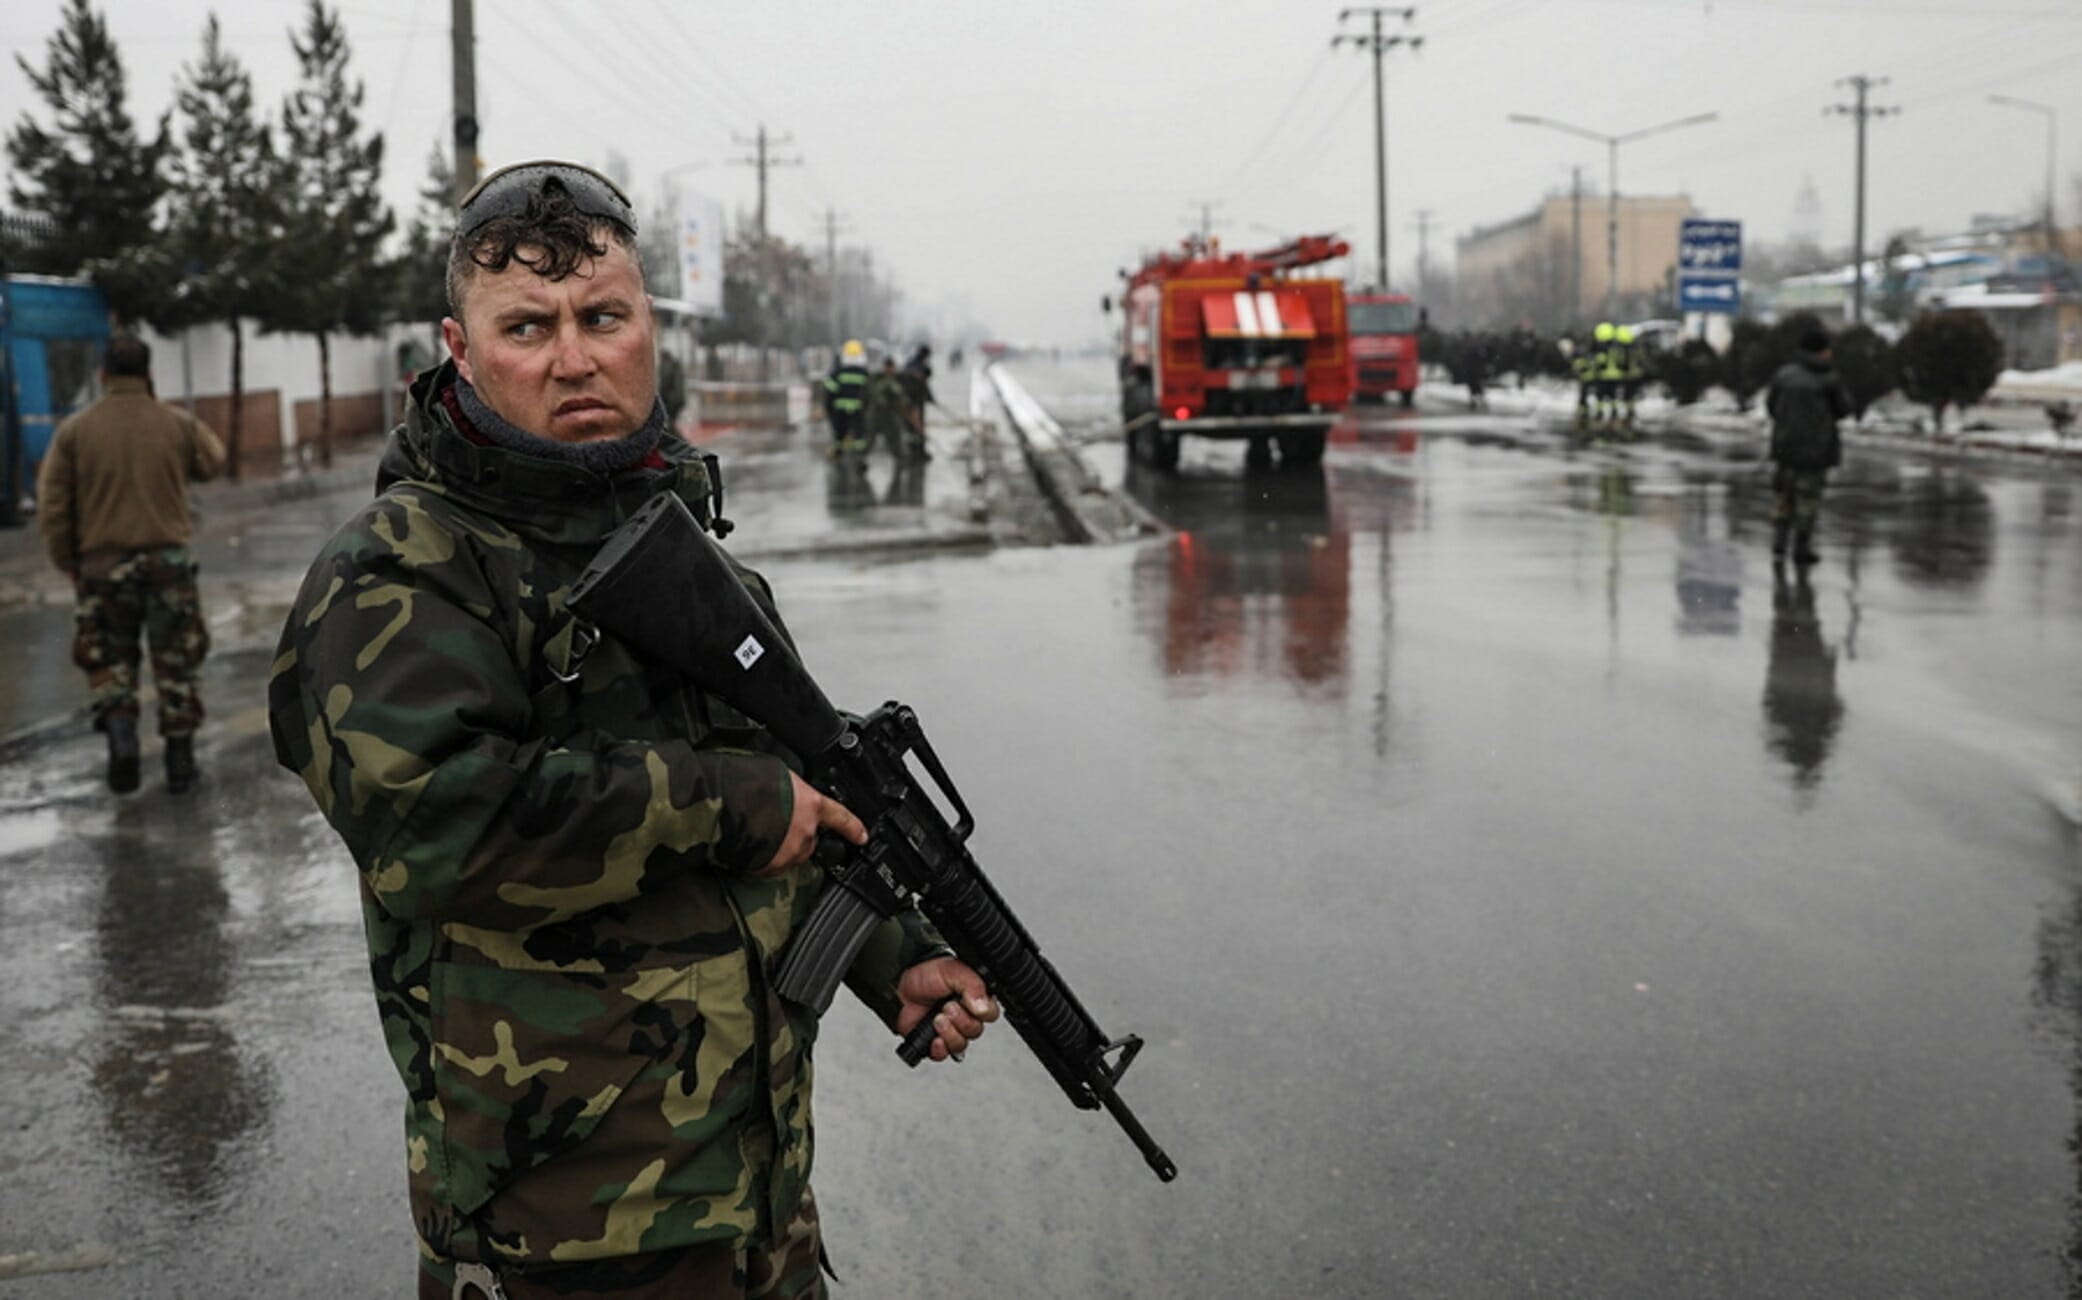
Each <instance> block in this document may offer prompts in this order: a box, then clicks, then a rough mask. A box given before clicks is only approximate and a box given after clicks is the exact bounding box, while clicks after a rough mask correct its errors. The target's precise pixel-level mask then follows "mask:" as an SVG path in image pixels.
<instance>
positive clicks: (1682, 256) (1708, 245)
mask: <svg viewBox="0 0 2082 1300" xmlns="http://www.w3.org/2000/svg"><path fill="white" fill-rule="evenodd" d="M1677 273H1678V274H1679V275H1740V274H1741V273H1742V223H1741V222H1740V221H1707V220H1705V219H1703V218H1700V217H1687V218H1685V222H1684V228H1683V230H1682V231H1681V232H1680V233H1679V234H1678V238H1677Z"/></svg>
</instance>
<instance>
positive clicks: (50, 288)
mask: <svg viewBox="0 0 2082 1300" xmlns="http://www.w3.org/2000/svg"><path fill="white" fill-rule="evenodd" d="M108 335H109V330H108V303H107V302H106V301H105V300H104V299H103V298H102V296H101V291H100V290H99V289H96V288H95V287H94V286H93V285H91V284H89V283H87V282H86V281H84V280H65V279H57V278H54V277H51V276H44V275H9V276H6V277H0V370H4V374H0V524H16V523H20V522H21V510H22V505H23V503H24V502H25V501H26V500H28V499H29V498H30V497H31V496H32V495H33V494H34V493H35V491H36V470H37V467H38V466H39V465H41V464H42V463H43V457H44V453H45V452H48V451H49V450H50V447H51V437H52V435H53V434H55V433H57V431H58V425H59V423H60V422H61V421H63V420H64V419H65V417H66V416H68V415H70V414H72V413H73V412H74V411H76V410H78V409H80V408H81V407H83V406H85V405H86V404H87V403H89V402H91V401H93V400H94V399H95V397H96V396H98V395H99V392H98V389H99V385H100V374H101V353H102V348H103V347H104V345H106V344H107V342H108Z"/></svg>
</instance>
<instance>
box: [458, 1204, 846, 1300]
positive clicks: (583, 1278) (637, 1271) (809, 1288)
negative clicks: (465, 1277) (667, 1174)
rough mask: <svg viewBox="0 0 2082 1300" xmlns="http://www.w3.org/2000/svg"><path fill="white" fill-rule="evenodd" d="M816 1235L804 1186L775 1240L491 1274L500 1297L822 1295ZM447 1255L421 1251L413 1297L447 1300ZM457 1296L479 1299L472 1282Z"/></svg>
mask: <svg viewBox="0 0 2082 1300" xmlns="http://www.w3.org/2000/svg"><path fill="white" fill-rule="evenodd" d="M823 1261H824V1238H823V1234H822V1233H821V1232H820V1230H819V1228H818V1224H817V1202H816V1200H815V1199H814V1198H813V1197H812V1196H811V1195H810V1193H809V1192H808V1191H807V1190H806V1191H804V1192H803V1195H802V1204H801V1205H799V1206H797V1207H796V1210H795V1214H794V1216H793V1217H792V1218H790V1219H789V1220H788V1222H787V1223H785V1224H783V1225H781V1230H780V1232H779V1233H778V1234H777V1237H776V1240H774V1241H771V1242H768V1243H766V1244H764V1245H761V1246H747V1245H745V1244H744V1243H742V1242H727V1241H722V1242H716V1243H714V1244H713V1245H703V1246H684V1247H681V1248H680V1249H678V1250H663V1251H658V1252H656V1253H653V1254H648V1255H632V1256H629V1257H627V1258H624V1259H607V1260H596V1261H592V1262H588V1263H584V1264H558V1265H551V1266H549V1267H546V1268H528V1269H519V1268H508V1269H504V1270H502V1271H501V1272H500V1273H499V1287H500V1289H501V1290H503V1291H504V1292H505V1293H506V1300H592V1297H600V1298H601V1300H825V1297H826V1290H825V1286H824V1273H823V1272H822V1269H823V1266H824V1264H823ZM454 1293H455V1265H454V1262H453V1261H450V1260H444V1259H431V1258H427V1257H424V1256H422V1257H421V1259H420V1267H419V1300H451V1297H452V1296H453V1295H454ZM464 1300H486V1298H485V1297H482V1296H480V1295H478V1294H477V1293H476V1291H475V1289H474V1288H472V1289H471V1291H470V1292H469V1293H468V1294H467V1295H466V1296H465V1297H464Z"/></svg>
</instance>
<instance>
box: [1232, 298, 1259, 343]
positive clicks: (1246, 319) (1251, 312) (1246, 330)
mask: <svg viewBox="0 0 2082 1300" xmlns="http://www.w3.org/2000/svg"><path fill="white" fill-rule="evenodd" d="M1232 296H1233V297H1234V298H1235V299H1236V332H1237V333H1239V334H1242V335H1244V336H1246V337H1248V338H1256V337H1258V335H1260V334H1262V333H1264V331H1263V330H1261V329H1259V328H1258V308H1257V307H1256V306H1255V305H1254V304H1253V303H1252V302H1251V295H1250V294H1248V293H1245V292H1243V291H1241V290H1239V291H1238V292H1237V293H1235V294H1234V295H1232Z"/></svg>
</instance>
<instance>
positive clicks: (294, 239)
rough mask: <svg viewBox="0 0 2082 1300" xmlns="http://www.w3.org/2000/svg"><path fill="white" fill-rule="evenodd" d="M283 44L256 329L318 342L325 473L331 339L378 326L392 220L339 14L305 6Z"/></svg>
mask: <svg viewBox="0 0 2082 1300" xmlns="http://www.w3.org/2000/svg"><path fill="white" fill-rule="evenodd" d="M289 40H290V44H291V45H292V46H293V47H294V48H295V50H296V58H297V64H298V66H299V68H300V69H301V77H300V80H299V82H298V85H297V88H296V89H295V90H294V91H292V92H291V93H290V95H289V98H288V99H287V100H285V101H284V102H283V105H282V160H281V167H280V180H279V182H278V184H279V185H280V188H281V191H282V201H283V205H284V207H283V216H284V220H283V229H282V234H281V237H280V238H279V239H277V240H276V242H275V256H274V258H273V259H272V260H273V266H272V270H271V275H272V279H273V282H274V284H275V285H276V286H277V287H278V290H279V292H278V293H277V294H276V295H274V301H273V302H272V303H271V304H270V312H269V317H270V318H268V319H265V320H264V321H263V324H265V325H266V326H268V327H271V328H274V329H279V330H286V331H294V332H296V333H299V334H309V335H311V336H313V337H314V338H316V339H317V340H318V385H319V396H318V458H319V462H320V463H321V464H324V465H330V464H332V454H333V449H332V394H333V390H332V337H331V336H332V335H333V334H335V333H338V332H345V333H349V334H372V333H374V332H375V331H376V330H377V329H378V328H380V327H381V325H382V324H383V318H384V315H385V310H386V308H387V306H388V299H389V296H390V295H389V285H388V283H387V277H386V276H385V274H384V272H385V270H386V266H387V264H386V262H385V260H384V257H383V241H384V240H385V239H386V238H387V237H388V236H389V235H390V231H391V226H392V220H391V215H390V211H389V210H388V209H387V208H386V207H385V206H384V204H383V196H382V194H381V192H380V190H379V185H380V183H381V181H382V177H383V136H382V134H381V133H380V132H377V133H372V134H370V135H369V136H368V137H367V138H366V139H364V138H363V136H362V130H361V104H362V84H361V82H359V81H354V82H350V81H349V80H348V75H347V61H348V57H349V53H350V52H349V50H348V47H347V32H346V29H345V28H344V27H343V26H342V25H341V23H340V15H339V11H338V10H337V9H333V10H328V9H327V8H326V7H325V3H324V0H310V6H309V9H308V10H307V12H306V14H305V18H304V27H303V31H302V32H301V33H298V32H294V31H292V32H291V33H290V36H289Z"/></svg>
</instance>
